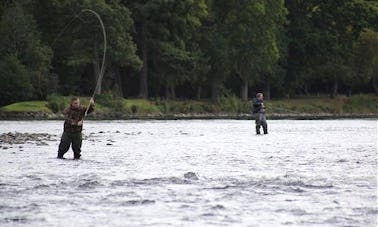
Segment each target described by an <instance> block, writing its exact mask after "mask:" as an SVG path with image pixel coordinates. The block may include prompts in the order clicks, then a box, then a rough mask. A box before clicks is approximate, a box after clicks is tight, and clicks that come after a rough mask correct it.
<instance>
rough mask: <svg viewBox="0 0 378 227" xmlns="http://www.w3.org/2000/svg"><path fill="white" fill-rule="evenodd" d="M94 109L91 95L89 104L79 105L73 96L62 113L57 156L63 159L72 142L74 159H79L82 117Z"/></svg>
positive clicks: (78, 101) (77, 99)
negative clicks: (62, 121) (62, 125)
mask: <svg viewBox="0 0 378 227" xmlns="http://www.w3.org/2000/svg"><path fill="white" fill-rule="evenodd" d="M93 111H94V100H93V97H92V98H91V99H90V100H89V106H88V107H86V106H83V105H80V99H79V98H77V97H73V98H72V99H71V104H70V106H69V107H67V108H66V109H65V110H63V114H64V118H65V120H64V131H63V135H62V138H61V140H60V144H59V150H58V158H60V159H64V157H63V156H64V154H65V153H67V151H68V149H69V148H70V146H71V144H72V150H73V153H74V159H80V156H81V154H80V153H81V143H82V134H81V131H82V130H83V117H84V116H85V115H86V114H87V113H91V112H93Z"/></svg>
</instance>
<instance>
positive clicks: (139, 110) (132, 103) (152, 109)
mask: <svg viewBox="0 0 378 227" xmlns="http://www.w3.org/2000/svg"><path fill="white" fill-rule="evenodd" d="M125 102H126V106H127V108H128V109H130V110H131V112H132V113H133V114H140V115H143V114H159V113H160V110H159V109H158V107H157V106H156V105H154V104H153V103H151V102H150V101H148V100H145V99H129V100H126V101H125Z"/></svg>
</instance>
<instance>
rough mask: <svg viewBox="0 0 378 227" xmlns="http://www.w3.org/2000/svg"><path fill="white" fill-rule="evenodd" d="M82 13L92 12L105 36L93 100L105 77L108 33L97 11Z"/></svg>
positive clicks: (88, 10)
mask: <svg viewBox="0 0 378 227" xmlns="http://www.w3.org/2000/svg"><path fill="white" fill-rule="evenodd" d="M81 12H90V13H93V14H94V15H95V16H96V17H97V19H98V20H99V22H100V24H101V28H102V35H103V38H104V52H103V55H102V63H101V68H100V73H99V75H98V78H97V83H96V87H95V89H94V91H93V94H92V97H91V99H93V98H94V96H95V94H96V92H97V90H98V89H99V88H100V86H101V82H102V78H103V77H104V68H105V56H106V47H107V45H106V31H105V26H104V23H103V22H102V19H101V17H100V15H98V13H96V12H95V11H93V10H91V9H84V10H82V11H81ZM89 106H90V104H88V106H87V109H86V110H85V116H87V113H88V110H89Z"/></svg>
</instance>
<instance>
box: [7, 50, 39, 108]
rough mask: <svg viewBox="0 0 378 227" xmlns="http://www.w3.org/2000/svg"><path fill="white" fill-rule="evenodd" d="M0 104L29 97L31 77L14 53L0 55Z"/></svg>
mask: <svg viewBox="0 0 378 227" xmlns="http://www.w3.org/2000/svg"><path fill="white" fill-rule="evenodd" d="M0 81H1V83H0V97H1V99H0V105H6V104H10V103H13V102H17V101H20V100H26V99H28V98H30V97H31V94H32V92H33V87H32V86H31V77H30V74H29V72H28V70H27V69H26V67H25V65H23V64H22V63H21V62H20V60H19V59H18V58H17V57H16V56H15V55H12V54H10V55H6V56H2V57H0Z"/></svg>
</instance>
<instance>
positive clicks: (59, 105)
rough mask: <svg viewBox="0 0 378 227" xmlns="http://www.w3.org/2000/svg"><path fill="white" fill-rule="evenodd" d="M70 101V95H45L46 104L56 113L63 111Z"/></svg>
mask: <svg viewBox="0 0 378 227" xmlns="http://www.w3.org/2000/svg"><path fill="white" fill-rule="evenodd" d="M70 101H71V98H70V97H62V96H58V95H54V94H53V95H49V96H47V104H46V105H47V107H48V108H49V109H50V110H51V111H52V112H53V113H58V112H61V111H63V110H64V109H65V108H66V107H67V106H68V105H69V104H70Z"/></svg>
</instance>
